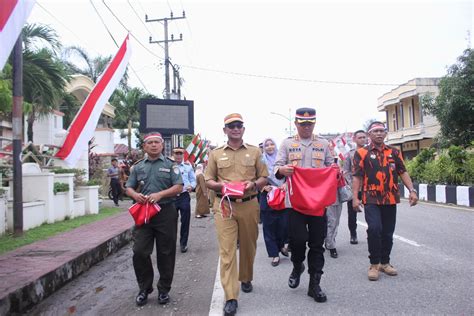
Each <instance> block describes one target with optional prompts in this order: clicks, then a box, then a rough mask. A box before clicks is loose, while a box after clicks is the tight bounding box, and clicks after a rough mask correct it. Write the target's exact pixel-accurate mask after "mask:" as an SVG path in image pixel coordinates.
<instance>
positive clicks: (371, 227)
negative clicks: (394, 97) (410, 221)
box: [352, 121, 418, 281]
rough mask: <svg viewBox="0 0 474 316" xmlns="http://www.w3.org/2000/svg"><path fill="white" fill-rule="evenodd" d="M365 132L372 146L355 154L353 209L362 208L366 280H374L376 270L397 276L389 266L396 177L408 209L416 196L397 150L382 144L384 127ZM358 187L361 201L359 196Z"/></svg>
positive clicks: (397, 195) (397, 196)
mask: <svg viewBox="0 0 474 316" xmlns="http://www.w3.org/2000/svg"><path fill="white" fill-rule="evenodd" d="M367 133H368V135H369V138H370V140H371V143H370V144H369V145H367V146H365V147H363V148H359V149H358V150H357V151H356V152H355V154H354V172H353V180H352V195H353V198H352V205H353V207H354V209H359V208H360V207H361V205H362V204H364V205H365V207H364V209H365V220H366V222H367V226H368V229H367V237H368V238H367V239H368V245H369V259H370V267H369V271H368V277H369V280H371V281H377V280H378V278H379V271H382V272H384V273H386V274H388V275H391V276H395V275H397V274H398V272H397V270H396V269H395V268H394V267H393V266H392V265H391V264H390V253H391V251H392V245H393V233H394V231H395V221H396V216H397V203H400V192H399V191H398V176H400V178H401V180H402V182H403V184H404V185H405V186H406V187H407V188H408V190H409V191H410V198H409V202H410V206H413V205H416V203H417V201H418V196H417V192H416V190H415V189H414V188H413V183H412V181H411V178H410V176H409V175H408V172H407V171H406V168H405V164H404V163H403V158H402V155H401V153H400V151H399V150H398V149H396V148H394V147H390V146H388V145H386V144H385V143H384V139H385V137H386V136H387V131H386V129H385V125H384V124H383V123H381V122H377V121H376V122H372V123H371V124H370V125H369V128H368V131H367ZM361 185H362V201H361V200H360V199H359V196H358V193H359V189H360V187H361Z"/></svg>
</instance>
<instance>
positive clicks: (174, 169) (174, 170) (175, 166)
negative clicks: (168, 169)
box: [173, 165, 180, 174]
mask: <svg viewBox="0 0 474 316" xmlns="http://www.w3.org/2000/svg"><path fill="white" fill-rule="evenodd" d="M173 172H174V173H175V174H179V173H180V171H179V167H178V166H177V165H174V166H173Z"/></svg>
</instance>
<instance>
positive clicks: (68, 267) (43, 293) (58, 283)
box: [0, 228, 132, 315]
mask: <svg viewBox="0 0 474 316" xmlns="http://www.w3.org/2000/svg"><path fill="white" fill-rule="evenodd" d="M131 239H132V228H129V229H127V230H125V231H123V232H121V233H119V234H118V235H116V236H115V237H112V238H110V239H108V240H107V241H105V242H103V243H102V244H100V245H98V246H97V247H95V248H92V249H90V250H88V251H86V252H84V253H82V254H81V255H79V256H78V257H76V258H74V259H72V260H70V261H69V262H66V263H64V264H62V265H61V266H59V267H58V268H56V269H55V270H53V271H51V272H49V273H47V274H45V275H43V276H41V277H39V278H38V279H37V280H35V281H32V282H30V283H28V284H26V285H23V286H21V287H20V288H18V289H16V290H15V291H13V292H11V293H9V294H7V296H4V297H2V298H0V315H9V314H11V313H22V312H25V311H26V310H27V309H28V308H31V307H33V306H34V305H35V304H38V303H39V302H40V301H41V300H43V299H45V298H46V297H48V296H50V295H51V294H53V293H54V292H55V291H57V290H58V289H59V288H61V287H62V286H63V285H65V284H66V283H67V282H69V281H71V280H72V279H74V278H76V277H77V276H79V275H80V274H82V273H83V272H85V271H87V270H89V268H90V267H91V266H93V265H94V264H96V263H98V262H100V261H102V260H104V259H105V258H106V257H107V256H108V255H110V254H113V253H115V252H117V251H118V250H119V249H120V248H122V247H123V246H125V245H126V244H128V242H129V241H130V240H131Z"/></svg>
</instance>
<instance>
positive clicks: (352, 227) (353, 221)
mask: <svg viewBox="0 0 474 316" xmlns="http://www.w3.org/2000/svg"><path fill="white" fill-rule="evenodd" d="M347 226H349V231H350V232H351V237H352V236H357V211H355V210H354V208H352V200H350V201H347Z"/></svg>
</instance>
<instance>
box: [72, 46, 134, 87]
mask: <svg viewBox="0 0 474 316" xmlns="http://www.w3.org/2000/svg"><path fill="white" fill-rule="evenodd" d="M73 57H79V60H77V59H75V62H72V61H71V60H70V59H72V58H73ZM111 59H112V56H111V55H110V56H105V57H104V56H97V57H94V58H93V57H92V56H90V55H89V54H88V53H87V52H86V50H85V49H84V48H81V47H78V46H70V47H68V48H66V49H65V50H64V51H63V61H64V63H65V64H66V65H67V68H68V69H69V71H70V73H71V74H81V75H84V76H87V77H89V78H91V79H92V81H94V82H97V80H98V79H99V77H100V76H101V75H102V73H103V72H104V71H105V69H106V68H107V65H108V64H109V62H110V60H111ZM77 62H79V63H80V64H82V67H80V66H77V64H76V63H77ZM120 87H121V88H122V89H125V90H126V89H128V73H127V71H126V72H125V74H124V75H123V78H122V80H121V81H120Z"/></svg>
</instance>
